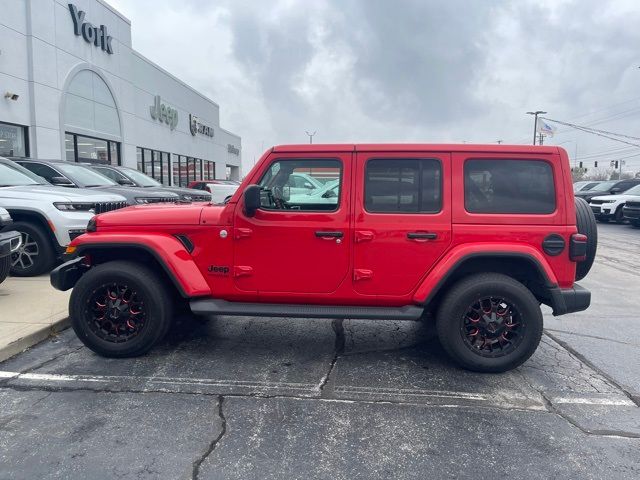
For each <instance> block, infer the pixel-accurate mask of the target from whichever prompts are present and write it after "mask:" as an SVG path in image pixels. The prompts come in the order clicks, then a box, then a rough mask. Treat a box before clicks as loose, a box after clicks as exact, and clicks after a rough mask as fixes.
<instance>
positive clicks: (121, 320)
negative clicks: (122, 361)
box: [69, 261, 173, 357]
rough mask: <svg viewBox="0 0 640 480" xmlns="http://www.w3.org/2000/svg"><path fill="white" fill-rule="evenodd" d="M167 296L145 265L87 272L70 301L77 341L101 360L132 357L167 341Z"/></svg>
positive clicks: (120, 264) (114, 265)
mask: <svg viewBox="0 0 640 480" xmlns="http://www.w3.org/2000/svg"><path fill="white" fill-rule="evenodd" d="M172 306H173V305H172V301H171V294H170V292H169V291H168V289H167V287H166V285H165V283H164V282H163V281H162V280H161V279H160V278H158V276H157V274H156V273H154V272H153V271H152V270H150V269H148V268H147V267H145V266H144V265H141V264H138V263H134V262H126V261H113V262H108V263H105V264H102V265H98V266H97V267H94V268H92V269H91V270H89V271H88V272H87V273H86V274H85V275H83V276H82V277H81V278H80V280H78V283H77V284H76V286H75V288H74V289H73V292H72V293H71V299H70V302H69V315H70V317H71V325H72V326H73V329H74V331H75V332H76V334H77V335H78V338H80V340H82V342H83V343H84V344H85V345H86V346H87V347H89V348H90V349H91V350H93V351H94V352H96V353H98V354H100V355H103V356H105V357H132V356H137V355H142V354H144V353H146V352H147V351H149V349H151V347H153V345H155V344H156V343H157V342H158V341H160V340H161V339H162V337H164V336H165V334H166V333H167V331H168V330H169V326H170V325H171V318H172Z"/></svg>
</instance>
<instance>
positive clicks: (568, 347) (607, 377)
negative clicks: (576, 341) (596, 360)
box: [545, 330, 640, 407]
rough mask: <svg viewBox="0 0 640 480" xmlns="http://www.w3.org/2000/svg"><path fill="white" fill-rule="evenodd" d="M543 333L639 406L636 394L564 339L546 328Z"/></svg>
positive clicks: (639, 400) (639, 401) (639, 402)
mask: <svg viewBox="0 0 640 480" xmlns="http://www.w3.org/2000/svg"><path fill="white" fill-rule="evenodd" d="M545 335H546V336H547V337H549V338H550V339H551V340H553V341H554V342H556V343H557V344H558V345H560V347H562V348H564V349H565V350H566V351H567V352H569V353H570V354H571V355H573V356H574V357H575V358H577V359H578V360H579V361H580V363H582V364H583V365H586V366H587V367H589V368H591V369H592V370H593V371H594V372H596V373H597V374H598V375H600V376H601V377H602V378H604V379H605V380H606V381H607V382H609V383H610V384H611V385H613V386H614V387H616V388H617V389H618V390H620V391H621V392H622V393H624V395H625V396H626V397H627V398H628V399H629V400H631V401H632V402H633V403H634V404H635V405H636V407H640V399H638V398H636V396H635V395H634V394H632V393H631V392H629V391H628V390H627V389H626V388H625V387H623V386H622V385H620V383H618V382H617V381H616V380H615V379H614V378H613V377H611V376H610V375H609V374H608V373H606V372H604V371H603V370H602V369H600V368H598V367H597V366H596V365H594V364H593V363H592V362H591V361H590V360H588V359H587V358H586V357H585V356H584V355H582V354H581V353H580V352H578V351H577V350H576V349H574V348H573V347H572V346H571V345H569V344H568V343H567V342H564V341H562V340H560V339H559V338H558V337H556V336H555V335H553V334H551V333H549V332H547V331H546V330H545Z"/></svg>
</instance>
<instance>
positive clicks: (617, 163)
mask: <svg viewBox="0 0 640 480" xmlns="http://www.w3.org/2000/svg"><path fill="white" fill-rule="evenodd" d="M615 168H616V170H617V169H618V160H616V166H615Z"/></svg>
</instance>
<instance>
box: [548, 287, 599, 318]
mask: <svg viewBox="0 0 640 480" xmlns="http://www.w3.org/2000/svg"><path fill="white" fill-rule="evenodd" d="M590 304H591V292H590V291H589V290H587V289H586V288H583V287H581V286H580V285H578V284H574V285H573V287H572V288H562V289H561V288H558V287H556V288H553V289H551V308H553V314H554V315H555V316H558V315H564V314H565V313H572V312H581V311H582V310H586V309H587V308H589V305H590Z"/></svg>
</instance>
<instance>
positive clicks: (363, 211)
mask: <svg viewBox="0 0 640 480" xmlns="http://www.w3.org/2000/svg"><path fill="white" fill-rule="evenodd" d="M386 159H389V162H388V163H386V165H392V166H393V165H394V164H393V162H399V163H397V164H398V165H407V171H408V172H409V173H408V174H407V175H406V176H405V177H403V178H402V179H401V183H402V187H401V190H402V191H400V194H399V199H398V200H397V202H398V205H399V206H398V207H397V208H398V209H400V208H412V206H411V203H412V202H419V201H420V198H418V197H419V196H420V195H425V196H426V195H430V196H434V195H435V196H434V197H433V198H434V199H435V197H436V196H437V194H435V193H434V188H435V187H434V185H431V183H433V181H434V179H433V177H429V185H427V182H426V180H425V183H424V188H422V187H421V189H422V192H423V193H422V194H420V195H418V197H416V193H415V191H414V190H413V188H414V183H413V182H415V181H416V178H418V177H417V176H415V175H413V176H412V174H411V168H413V167H412V166H413V165H415V164H416V162H415V161H416V160H418V161H422V160H428V161H429V162H428V165H429V167H428V168H429V169H431V168H433V165H438V166H439V174H438V175H439V189H440V190H439V197H440V202H439V203H440V205H439V206H438V207H437V208H434V209H433V210H437V211H433V212H432V213H427V212H422V211H415V212H409V211H390V210H391V209H392V208H394V207H393V205H391V204H390V199H391V198H392V195H388V193H389V192H385V188H387V182H389V181H390V180H391V178H390V177H391V176H392V175H395V170H393V169H391V170H389V171H388V173H385V169H384V165H385V164H384V163H382V162H378V163H375V164H374V163H371V164H370V165H379V166H380V168H378V167H376V168H378V170H376V171H375V172H374V171H373V170H372V171H371V172H372V173H371V175H370V176H367V162H370V161H372V162H374V161H376V160H386ZM404 160H407V161H406V162H404ZM411 160H413V162H412V161H411ZM450 161H451V160H450V155H449V154H446V153H440V152H438V153H435V152H434V153H429V152H420V153H408V152H402V153H389V152H384V153H383V152H380V153H375V152H372V153H369V152H367V153H358V154H357V158H356V170H357V172H356V179H357V181H356V189H357V195H356V203H355V224H354V235H353V241H354V270H353V277H352V281H353V285H354V290H355V291H356V292H357V293H359V294H362V295H392V296H405V295H408V294H410V293H411V292H412V291H413V290H414V289H415V288H416V286H417V285H418V284H419V282H420V280H421V278H422V277H424V275H425V274H426V272H428V271H429V270H430V269H431V268H432V266H433V265H434V264H435V263H436V262H437V260H438V259H439V258H440V257H441V256H442V255H443V254H444V252H445V251H446V249H447V247H448V246H449V244H450V243H451V201H450V199H451V189H450V184H449V182H448V181H446V180H445V179H448V178H449V177H450V170H451V166H450ZM403 162H404V163H403ZM425 168H427V167H425ZM400 170H402V168H400ZM401 175H404V174H401ZM420 175H422V174H420ZM429 175H430V174H429ZM419 178H425V179H426V178H427V176H426V175H424V177H423V176H419ZM366 182H369V184H370V186H373V185H375V184H378V185H379V187H375V186H374V187H371V188H369V189H367V188H366V187H365V183H366ZM376 188H378V191H376V190H375V189H376ZM404 190H406V191H404ZM372 192H373V193H372ZM376 198H377V199H379V205H376ZM403 203H404V204H405V205H401V204H403ZM434 204H435V203H434ZM417 209H418V210H420V209H424V208H421V207H417ZM378 210H389V211H386V212H381V211H378Z"/></svg>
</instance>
